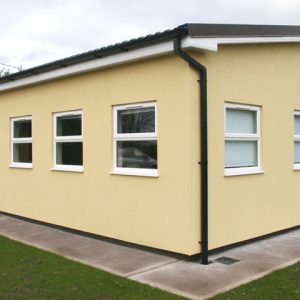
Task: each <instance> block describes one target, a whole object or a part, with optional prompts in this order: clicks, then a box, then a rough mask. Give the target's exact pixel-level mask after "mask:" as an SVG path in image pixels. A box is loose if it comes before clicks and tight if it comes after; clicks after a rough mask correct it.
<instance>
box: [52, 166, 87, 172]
mask: <svg viewBox="0 0 300 300" xmlns="http://www.w3.org/2000/svg"><path fill="white" fill-rule="evenodd" d="M51 170H52V171H63V172H77V173H83V166H67V165H60V166H54V167H52V168H51Z"/></svg>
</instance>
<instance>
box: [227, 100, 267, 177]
mask: <svg viewBox="0 0 300 300" xmlns="http://www.w3.org/2000/svg"><path fill="white" fill-rule="evenodd" d="M228 108H229V109H236V110H246V111H254V112H255V113H256V127H257V132H256V133H227V132H226V118H227V114H226V112H227V109H228ZM260 116H261V107H260V106H255V105H244V104H234V103H225V106H224V175H225V176H235V175H247V174H259V173H263V170H262V169H261V122H260ZM226 141H255V142H257V166H253V167H235V168H230V167H229V168H226V167H225V143H226Z"/></svg>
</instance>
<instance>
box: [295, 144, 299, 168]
mask: <svg viewBox="0 0 300 300" xmlns="http://www.w3.org/2000/svg"><path fill="white" fill-rule="evenodd" d="M294 162H295V163H300V142H295V149H294Z"/></svg>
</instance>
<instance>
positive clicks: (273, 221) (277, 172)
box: [193, 44, 300, 250]
mask: <svg viewBox="0 0 300 300" xmlns="http://www.w3.org/2000/svg"><path fill="white" fill-rule="evenodd" d="M194 55H195V57H197V59H198V60H199V61H201V62H202V63H203V64H204V65H205V66H207V68H208V128H209V129H208V148H209V152H208V153H209V157H208V161H209V163H208V166H209V167H208V170H209V171H208V172H209V248H210V249H212V248H216V247H220V246H224V245H228V244H231V243H235V242H239V241H243V240H246V239H250V238H254V237H257V236H261V235H264V234H268V233H272V232H275V231H278V230H282V229H285V228H289V227H293V226H297V225H299V224H300V196H299V183H300V171H294V170H293V158H294V140H293V135H294V110H300V84H299V79H300V77H299V74H300V45H299V44H277V45H274V44H273V45H262V44H261V45H239V46H238V45H232V46H221V47H220V48H219V51H218V52H217V53H206V54H194ZM193 74H194V75H193V76H194V80H196V79H197V74H195V72H193ZM196 97H197V93H195V95H194V98H196ZM226 101H228V102H234V103H241V104H250V105H258V106H261V160H262V169H263V170H264V173H263V174H255V175H243V176H232V177H225V176H224V103H225V102H226ZM194 126H195V127H194V129H195V130H196V129H197V126H198V125H197V124H195V125H194ZM275 250H276V249H275Z"/></svg>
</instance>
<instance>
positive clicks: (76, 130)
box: [56, 115, 81, 136]
mask: <svg viewBox="0 0 300 300" xmlns="http://www.w3.org/2000/svg"><path fill="white" fill-rule="evenodd" d="M56 131H57V132H56V134H57V136H70V135H81V115H75V116H62V117H57V130H56Z"/></svg>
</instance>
